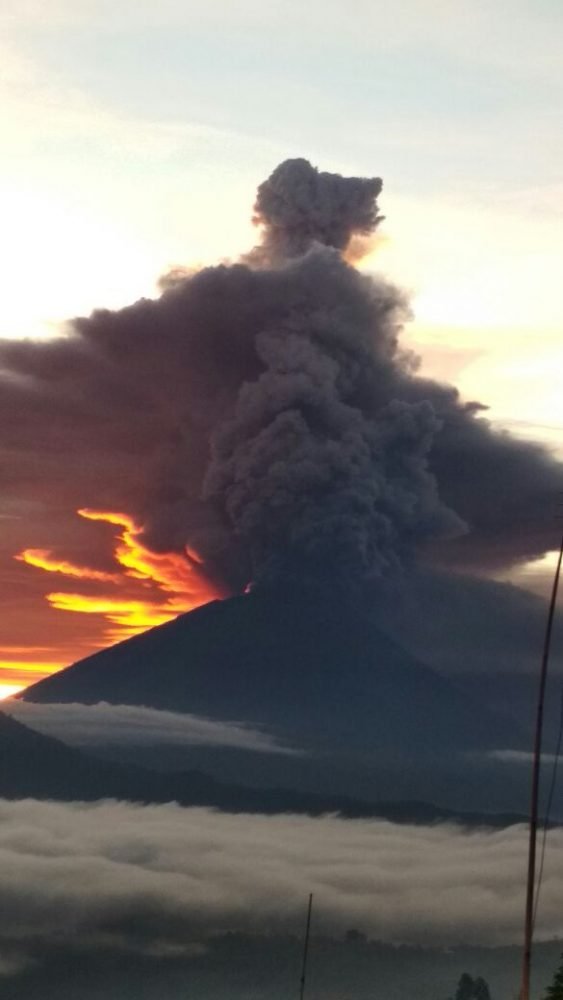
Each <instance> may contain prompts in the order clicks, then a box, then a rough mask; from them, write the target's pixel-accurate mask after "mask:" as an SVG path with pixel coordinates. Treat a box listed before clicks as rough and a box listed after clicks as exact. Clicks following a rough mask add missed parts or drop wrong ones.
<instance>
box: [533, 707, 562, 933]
mask: <svg viewBox="0 0 563 1000" xmlns="http://www.w3.org/2000/svg"><path fill="white" fill-rule="evenodd" d="M562 743H563V690H562V691H561V696H560V700H559V729H558V732H557V746H556V748H555V755H554V758H553V766H552V768H551V781H550V783H549V793H548V796H547V804H546V807H545V817H544V823H543V831H542V842H541V852H540V867H539V874H538V882H537V886H536V900H535V903H534V917H533V921H532V930H534V929H535V926H536V917H537V915H538V907H539V902H540V893H541V887H542V882H543V869H544V862H545V849H546V846H547V834H548V831H549V821H550V818H551V810H552V807H553V799H554V796H555V786H556V783H557V768H558V766H559V760H560V757H561V744H562Z"/></svg>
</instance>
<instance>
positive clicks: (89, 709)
mask: <svg viewBox="0 0 563 1000" xmlns="http://www.w3.org/2000/svg"><path fill="white" fill-rule="evenodd" d="M3 711H5V712H6V713H7V714H8V715H11V716H13V718H15V719H17V720H18V722H23V723H24V724H25V725H26V726H29V727H30V728H31V729H36V730H38V732H40V733H44V734H45V735H46V736H54V737H56V738H57V739H60V740H63V742H65V743H70V744H71V745H72V746H81V747H88V746H96V745H99V744H105V745H111V746H140V745H143V746H146V745H152V744H158V745H160V746H163V745H164V746H177V747H181V746H221V747H233V748H236V749H238V750H254V751H258V752H260V753H281V754H292V753H294V752H295V751H294V750H291V749H290V748H287V747H283V746H281V745H280V744H278V743H276V741H275V740H274V739H273V737H271V736H269V735H268V734H267V733H263V732H260V731H258V730H256V729H252V728H251V727H249V726H245V725H243V724H242V723H238V722H214V721H213V720H211V719H204V718H201V717H200V716H197V715H190V714H189V713H186V714H183V713H179V712H166V711H158V710H157V709H154V708H144V707H142V706H136V705H110V704H108V703H107V702H99V703H98V704H96V705H82V704H77V703H73V702H70V703H67V704H62V703H61V704H57V703H54V704H48V703H45V704H41V703H40V702H26V701H13V700H12V701H5V702H4V704H3Z"/></svg>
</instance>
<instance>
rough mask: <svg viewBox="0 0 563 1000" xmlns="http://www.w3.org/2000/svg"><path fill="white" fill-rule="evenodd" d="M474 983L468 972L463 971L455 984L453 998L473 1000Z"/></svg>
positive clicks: (456, 999)
mask: <svg viewBox="0 0 563 1000" xmlns="http://www.w3.org/2000/svg"><path fill="white" fill-rule="evenodd" d="M474 988H475V983H474V981H473V977H472V976H470V975H469V973H468V972H464V973H463V975H462V976H461V978H460V980H459V983H458V984H457V990H456V991H455V1000H473V996H474V993H473V990H474Z"/></svg>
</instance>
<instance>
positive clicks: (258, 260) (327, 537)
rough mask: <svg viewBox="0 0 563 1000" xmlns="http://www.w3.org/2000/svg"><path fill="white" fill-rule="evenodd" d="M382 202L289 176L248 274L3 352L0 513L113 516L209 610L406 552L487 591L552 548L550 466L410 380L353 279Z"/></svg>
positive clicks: (386, 568) (410, 369) (381, 291)
mask: <svg viewBox="0 0 563 1000" xmlns="http://www.w3.org/2000/svg"><path fill="white" fill-rule="evenodd" d="M380 190H381V181H380V180H379V179H372V180H365V179H361V178H342V177H340V176H338V175H333V174H327V173H321V172H319V171H317V170H316V169H315V168H314V167H312V166H311V165H310V164H309V163H308V162H307V161H306V160H302V159H298V160H288V161H286V162H284V163H282V164H281V165H280V166H278V167H277V168H276V170H275V171H274V172H273V174H272V175H271V177H270V178H269V179H268V180H267V181H265V182H264V183H263V184H262V185H261V186H260V187H259V190H258V197H257V201H256V205H255V209H254V219H255V221H256V223H257V225H258V226H259V228H260V231H261V241H260V243H259V245H258V246H257V247H255V248H254V250H252V251H250V253H249V254H247V255H246V256H245V257H244V258H242V259H241V261H239V262H237V263H234V264H232V265H226V264H221V265H219V266H217V267H207V268H204V269H202V270H200V271H198V272H196V273H186V274H183V273H182V272H181V271H180V272H175V273H173V274H171V275H170V276H168V277H167V278H165V279H164V280H163V284H162V287H163V289H164V290H163V292H162V294H161V295H160V297H159V298H158V299H142V300H140V301H139V302H136V303H135V304H133V305H131V306H129V307H127V308H124V309H121V310H119V311H115V312H114V311H108V310H97V311H95V312H94V313H93V314H92V315H91V316H90V317H87V318H84V317H82V318H77V319H74V320H72V321H71V322H70V323H69V324H68V326H67V328H66V329H65V330H64V332H63V334H62V335H61V336H60V337H58V338H56V339H53V340H50V341H43V342H33V341H26V342H17V341H3V342H0V372H1V375H0V385H1V394H0V428H1V430H0V437H1V454H2V459H3V462H2V464H3V466H4V468H5V469H8V470H9V471H7V472H6V471H5V472H4V474H3V478H4V482H3V484H2V489H3V493H4V496H5V497H6V498H7V499H8V500H20V501H21V500H22V499H24V500H31V501H34V502H42V503H43V504H45V505H47V506H48V505H52V506H53V505H54V506H56V507H57V509H58V510H60V509H61V508H68V509H69V511H70V510H72V509H75V508H77V507H83V506H88V507H98V508H102V509H112V510H125V511H127V513H128V514H129V515H131V516H132V517H133V518H134V519H135V521H136V522H137V523H139V524H142V525H143V534H142V541H143V544H144V545H146V546H147V547H148V548H150V549H152V550H153V551H155V552H181V553H182V552H186V551H189V552H191V553H197V555H198V558H199V559H200V560H201V565H202V567H203V570H204V572H205V573H206V574H207V576H208V577H209V579H210V580H213V581H216V582H217V586H218V587H220V588H221V590H222V591H223V592H225V590H230V591H238V590H242V589H244V587H246V586H247V585H248V584H254V585H257V584H260V583H265V582H269V583H276V582H279V581H284V580H287V579H291V580H293V579H295V578H296V577H299V578H301V579H304V578H305V579H314V580H322V581H328V582H330V583H331V584H336V583H339V584H344V585H345V587H346V588H347V586H348V584H349V583H350V582H351V581H355V582H356V583H357V582H362V581H368V580H370V579H374V580H377V579H379V578H381V577H382V576H385V575H386V574H387V573H390V572H393V570H394V569H396V568H398V567H400V566H401V565H402V564H403V563H404V562H405V560H409V559H410V558H411V557H412V555H413V554H414V553H415V552H416V551H417V550H419V549H420V548H425V549H426V550H427V551H432V558H433V559H434V560H438V561H449V562H451V563H452V564H453V565H454V566H455V567H456V568H457V569H463V568H467V567H471V568H477V569H485V570H487V569H490V568H492V567H496V566H506V565H510V564H512V563H515V562H517V561H519V560H523V559H528V558H532V557H535V556H540V555H542V554H543V553H545V552H546V551H548V550H549V549H550V548H552V547H553V527H552V524H551V522H550V518H549V516H547V515H548V514H549V513H550V507H549V505H550V504H551V503H552V502H553V498H554V495H555V493H556V491H557V490H558V489H561V488H563V465H561V464H560V463H558V462H557V461H556V460H555V459H554V458H552V456H551V455H550V454H549V452H547V451H546V450H545V449H544V448H543V447H541V446H540V445H536V444H530V443H522V442H520V441H517V440H515V439H513V438H511V437H509V436H508V435H506V434H502V433H498V432H497V431H495V430H494V428H493V427H492V426H491V425H490V423H489V422H488V421H487V420H486V419H485V418H484V417H483V415H482V413H481V407H480V406H479V405H478V404H474V403H468V404H467V403H464V402H463V401H462V400H461V399H460V397H459V395H458V393H457V391H456V390H455V388H454V387H452V386H448V385H441V384H438V383H436V382H433V381H431V380H429V379H422V378H420V377H418V376H417V375H416V364H415V363H413V359H412V357H411V355H410V354H408V353H407V352H405V351H402V350H401V348H400V345H399V336H400V332H401V328H402V326H403V324H404V323H405V322H406V320H407V319H408V317H409V308H408V303H407V301H406V299H405V296H404V295H403V293H402V292H401V291H400V290H398V289H397V288H395V287H394V286H392V285H391V284H389V283H388V282H387V281H386V280H383V279H381V278H378V277H371V276H367V275H366V274H362V273H360V272H359V271H357V270H356V269H354V268H353V267H352V266H351V265H350V264H349V263H347V260H346V255H347V250H348V249H349V248H350V246H351V244H352V242H353V241H354V239H356V238H357V237H358V236H360V237H366V236H369V234H370V233H373V232H374V231H375V230H376V227H377V225H378V224H379V222H380V219H381V217H380V216H379V214H378V206H377V197H378V195H379V193H380ZM444 540H446V541H444Z"/></svg>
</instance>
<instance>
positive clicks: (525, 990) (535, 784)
mask: <svg viewBox="0 0 563 1000" xmlns="http://www.w3.org/2000/svg"><path fill="white" fill-rule="evenodd" d="M562 561H563V538H562V539H561V545H560V547H559V557H558V560H557V566H556V569H555V576H554V578H553V586H552V589H551V600H550V602H549V611H548V614H547V624H546V629H545V638H544V644H543V654H542V661H541V669H540V680H539V690H538V705H537V710H536V731H535V737H534V756H533V761H532V791H531V803H530V836H529V842H528V879H527V887H526V917H525V924H524V951H523V955H522V984H521V987H520V1000H530V973H531V968H532V938H533V934H534V900H535V888H536V843H537V836H538V803H539V790H540V768H541V752H542V735H543V708H544V700H545V687H546V681H547V668H548V664H549V652H550V648H551V633H552V631H553V619H554V617H555V606H556V603H557V591H558V588H559V577H560V575H561V563H562Z"/></svg>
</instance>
